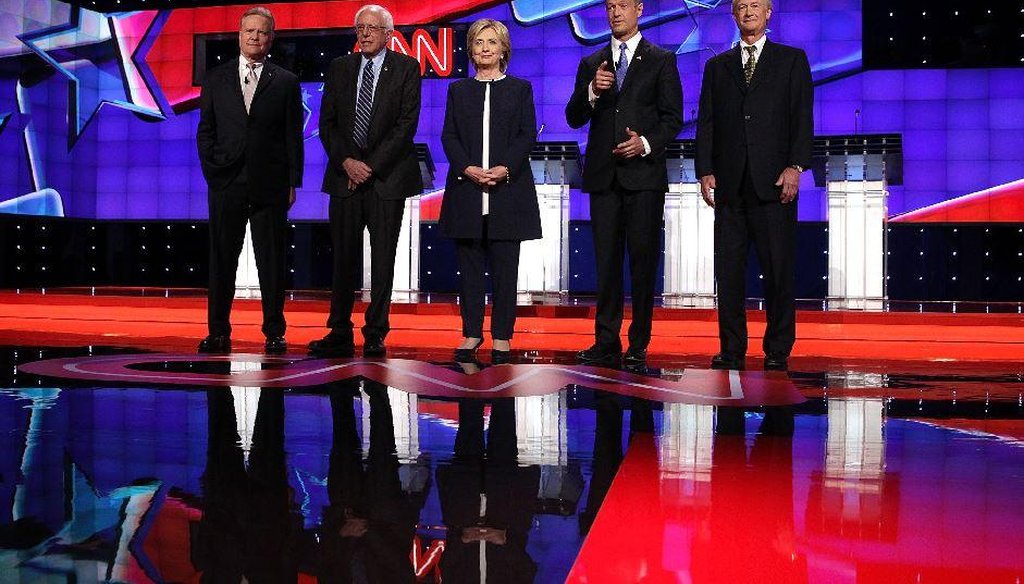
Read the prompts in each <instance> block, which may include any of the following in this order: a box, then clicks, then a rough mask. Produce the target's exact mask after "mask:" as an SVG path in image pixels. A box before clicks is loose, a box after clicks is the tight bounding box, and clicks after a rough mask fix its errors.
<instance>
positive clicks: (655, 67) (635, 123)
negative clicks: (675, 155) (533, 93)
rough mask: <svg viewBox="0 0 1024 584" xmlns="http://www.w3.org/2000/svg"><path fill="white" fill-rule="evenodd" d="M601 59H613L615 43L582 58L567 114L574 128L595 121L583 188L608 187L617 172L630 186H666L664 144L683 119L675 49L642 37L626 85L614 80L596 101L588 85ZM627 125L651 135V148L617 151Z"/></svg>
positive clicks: (646, 188) (589, 138)
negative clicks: (629, 154) (628, 153)
mask: <svg viewBox="0 0 1024 584" xmlns="http://www.w3.org/2000/svg"><path fill="white" fill-rule="evenodd" d="M602 61H608V64H609V65H611V64H613V63H614V61H615V60H614V59H613V58H612V49H611V43H608V44H606V45H605V46H604V48H602V49H601V50H599V51H597V52H596V53H593V54H591V55H590V56H588V57H584V58H583V60H582V61H580V66H579V69H578V70H577V72H576V86H575V88H574V89H573V92H572V97H570V98H569V103H568V104H567V105H566V106H565V119H566V121H568V122H569V125H570V126H572V127H573V128H579V127H582V126H583V124H586V123H587V122H590V131H589V132H588V134H587V154H586V158H585V159H584V163H583V190H584V191H585V192H588V193H593V192H598V191H604V190H608V189H609V188H611V186H612V182H613V180H615V178H616V177H618V184H619V185H621V186H623V187H625V188H627V189H630V190H637V191H667V190H668V178H667V176H666V172H665V145H666V144H668V142H669V141H671V140H672V139H674V138H675V137H676V134H678V133H679V130H680V128H682V125H683V87H682V85H681V84H680V82H679V70H678V69H676V58H675V55H674V54H673V53H671V52H669V51H666V50H665V49H662V48H661V47H659V46H657V45H654V44H652V43H649V42H647V39H643V38H642V39H641V40H640V44H639V45H638V46H637V49H636V54H635V55H634V56H633V61H632V62H631V63H630V65H629V69H628V70H627V71H626V79H625V80H624V81H623V83H622V89H621V90H617V89H616V88H615V87H614V85H613V86H612V88H611V89H609V90H607V91H605V92H604V93H602V94H601V96H600V97H599V98H598V99H597V102H596V103H595V105H594V107H591V106H590V99H589V97H588V96H589V93H588V91H587V87H588V86H589V85H590V82H591V81H592V80H593V79H594V73H595V72H597V68H598V67H600V66H601V62H602ZM626 127H629V128H630V129H631V130H633V131H635V132H636V133H638V134H640V135H641V136H643V137H645V138H647V142H648V143H649V144H650V146H651V153H650V154H648V155H647V156H643V157H641V156H637V157H635V158H631V159H629V160H622V159H620V158H617V157H615V156H614V155H613V154H612V150H613V149H614V148H615V146H616V145H617V144H619V143H620V142H623V141H625V140H626Z"/></svg>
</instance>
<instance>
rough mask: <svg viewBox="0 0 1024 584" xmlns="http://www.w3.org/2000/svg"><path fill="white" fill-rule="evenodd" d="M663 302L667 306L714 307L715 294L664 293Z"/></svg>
mask: <svg viewBox="0 0 1024 584" xmlns="http://www.w3.org/2000/svg"><path fill="white" fill-rule="evenodd" d="M661 304H662V306H664V307H665V308H714V307H715V295H714V294H663V295H662V296H661Z"/></svg>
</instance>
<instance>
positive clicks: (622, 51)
mask: <svg viewBox="0 0 1024 584" xmlns="http://www.w3.org/2000/svg"><path fill="white" fill-rule="evenodd" d="M628 68H629V59H627V58H626V43H622V44H620V45H619V62H618V63H616V64H615V87H616V88H618V89H622V82H623V81H625V80H626V69H628Z"/></svg>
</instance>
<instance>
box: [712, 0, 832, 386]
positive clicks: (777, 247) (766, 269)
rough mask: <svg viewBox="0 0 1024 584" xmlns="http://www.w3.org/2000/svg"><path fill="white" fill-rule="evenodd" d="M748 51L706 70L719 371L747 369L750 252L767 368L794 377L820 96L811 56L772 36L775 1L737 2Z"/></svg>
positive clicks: (738, 49) (742, 46) (741, 46)
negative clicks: (801, 206)
mask: <svg viewBox="0 0 1024 584" xmlns="http://www.w3.org/2000/svg"><path fill="white" fill-rule="evenodd" d="M732 15H733V19H734V20H735V21H736V26H737V28H738V29H739V33H740V42H739V43H737V45H736V46H735V47H734V48H733V49H732V50H730V51H728V52H725V53H722V54H721V55H718V56H716V57H713V58H712V59H709V60H708V62H707V64H706V65H705V66H704V81H703V83H702V84H701V90H700V113H699V114H698V117H697V160H696V167H697V168H696V170H697V176H699V177H700V187H701V193H702V194H703V196H704V200H705V201H706V202H707V204H708V205H711V206H712V207H714V208H715V279H716V280H717V282H718V337H719V345H720V351H719V353H718V354H717V355H715V357H714V358H713V359H712V360H711V367H712V368H714V369H743V368H744V367H745V365H746V353H747V319H746V313H745V306H744V303H745V300H746V280H745V278H746V267H747V255H748V253H749V249H750V246H751V245H753V246H754V249H755V250H756V251H757V256H758V260H759V262H760V264H761V270H762V271H763V273H764V295H765V304H766V312H767V315H766V316H767V320H768V327H767V328H766V330H765V333H764V341H763V343H762V347H763V349H764V354H765V359H764V368H765V369H769V370H785V369H787V368H788V367H789V362H788V360H789V354H790V352H791V351H792V349H793V344H794V342H795V341H796V306H795V304H794V301H793V286H794V268H795V263H796V219H797V213H796V197H797V189H798V187H799V186H800V173H802V172H803V171H804V170H805V169H806V168H807V167H808V166H810V164H811V144H812V141H813V135H814V134H813V131H814V124H813V116H812V110H813V107H814V88H813V85H812V82H811V68H810V65H809V64H808V62H807V55H806V54H805V53H804V52H803V51H802V50H800V49H797V48H794V47H789V46H786V45H783V44H779V43H774V42H772V41H770V40H768V38H767V37H766V36H765V30H767V27H768V20H769V19H770V18H771V17H772V2H771V0H732Z"/></svg>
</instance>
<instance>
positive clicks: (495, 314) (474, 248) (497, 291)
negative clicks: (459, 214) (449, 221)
mask: <svg viewBox="0 0 1024 584" xmlns="http://www.w3.org/2000/svg"><path fill="white" fill-rule="evenodd" d="M519 247H520V242H519V241H512V240H494V239H490V240H489V239H487V219H486V218H484V236H483V238H482V239H456V240H455V252H456V255H457V257H458V261H459V272H460V277H459V285H460V290H459V312H460V314H461V315H462V336H464V337H476V338H482V337H483V330H484V293H485V290H486V285H487V283H486V275H485V274H486V272H485V269H489V271H490V274H491V284H492V295H491V298H492V303H491V337H492V338H494V339H503V340H507V339H511V338H512V333H513V331H514V329H515V325H516V287H517V282H518V278H519Z"/></svg>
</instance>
